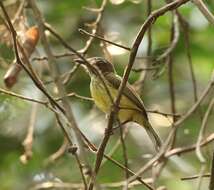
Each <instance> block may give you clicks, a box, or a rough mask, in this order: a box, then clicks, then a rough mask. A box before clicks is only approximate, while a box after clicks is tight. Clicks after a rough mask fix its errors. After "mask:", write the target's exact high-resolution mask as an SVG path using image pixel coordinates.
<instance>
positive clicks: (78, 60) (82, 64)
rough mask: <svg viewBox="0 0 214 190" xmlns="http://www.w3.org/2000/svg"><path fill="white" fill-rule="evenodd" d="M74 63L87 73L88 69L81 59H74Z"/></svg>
mask: <svg viewBox="0 0 214 190" xmlns="http://www.w3.org/2000/svg"><path fill="white" fill-rule="evenodd" d="M74 62H76V63H79V64H80V65H81V66H82V67H83V68H84V70H85V71H86V72H89V69H88V67H87V66H86V65H85V61H84V60H82V59H74Z"/></svg>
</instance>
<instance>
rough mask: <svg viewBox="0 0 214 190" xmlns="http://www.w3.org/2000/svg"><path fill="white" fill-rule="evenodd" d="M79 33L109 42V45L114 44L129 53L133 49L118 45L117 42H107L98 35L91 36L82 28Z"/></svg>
mask: <svg viewBox="0 0 214 190" xmlns="http://www.w3.org/2000/svg"><path fill="white" fill-rule="evenodd" d="M79 32H80V33H81V34H86V35H88V36H91V37H93V38H96V39H99V40H102V41H104V42H107V43H109V44H112V45H114V46H117V47H120V48H122V49H125V50H127V51H130V50H131V48H129V47H126V46H123V45H120V44H117V43H115V42H112V41H109V40H107V39H105V38H103V37H101V36H99V35H97V34H91V33H89V32H87V31H86V30H83V29H81V28H80V29H79Z"/></svg>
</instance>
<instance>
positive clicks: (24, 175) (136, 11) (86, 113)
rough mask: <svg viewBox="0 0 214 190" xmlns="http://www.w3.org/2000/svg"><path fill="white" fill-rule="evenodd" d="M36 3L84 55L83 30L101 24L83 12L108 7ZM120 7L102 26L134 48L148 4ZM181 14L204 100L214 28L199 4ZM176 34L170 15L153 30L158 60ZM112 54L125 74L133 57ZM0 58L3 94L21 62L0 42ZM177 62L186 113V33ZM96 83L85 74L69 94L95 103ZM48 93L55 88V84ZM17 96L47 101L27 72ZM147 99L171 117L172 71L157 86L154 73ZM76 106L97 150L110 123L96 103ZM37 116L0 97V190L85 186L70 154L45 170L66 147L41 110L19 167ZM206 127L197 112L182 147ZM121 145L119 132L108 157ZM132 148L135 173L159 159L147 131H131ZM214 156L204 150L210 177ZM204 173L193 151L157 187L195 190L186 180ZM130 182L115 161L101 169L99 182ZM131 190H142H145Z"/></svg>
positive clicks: (81, 0)
mask: <svg viewBox="0 0 214 190" xmlns="http://www.w3.org/2000/svg"><path fill="white" fill-rule="evenodd" d="M8 2H9V1H8ZM14 2H15V1H12V3H11V2H9V3H8V4H10V3H11V4H10V5H11V6H15V5H14V4H13V3H14ZM118 2H119V1H118ZM121 2H122V1H121ZM37 3H38V5H39V7H40V9H41V10H42V12H43V14H44V16H45V19H46V21H47V22H48V23H50V24H51V25H52V26H53V27H54V28H55V29H56V30H57V31H58V32H59V33H60V35H61V36H62V37H63V38H64V39H65V40H66V41H67V42H68V43H69V44H70V45H71V46H72V47H74V48H75V49H81V48H82V47H83V46H84V45H85V42H86V40H87V39H88V37H87V36H85V35H82V34H80V33H79V32H78V28H84V29H88V28H87V27H86V26H84V23H87V22H91V21H93V20H94V19H95V18H96V14H95V13H91V12H90V11H87V10H85V9H84V8H83V7H87V6H89V7H96V6H98V7H99V6H100V4H101V1H100V0H96V1H92V0H78V1H71V0H63V1H57V0H46V1H43V0H38V1H37ZM116 3H117V1H113V0H112V1H111V2H109V3H108V4H107V6H106V8H105V12H104V15H103V20H102V27H103V29H104V31H105V34H106V36H108V37H109V39H110V40H113V41H115V42H121V43H122V44H124V45H127V46H131V44H132V42H133V40H134V38H135V36H136V34H137V32H138V30H139V28H140V26H141V25H142V23H143V22H144V21H145V18H146V9H147V6H146V2H145V1H142V0H125V1H124V2H122V3H119V4H116ZM206 3H207V5H208V7H209V8H210V10H214V2H213V1H206ZM164 4H165V2H164V1H154V2H153V9H156V8H159V7H161V6H163V5H164ZM8 10H9V9H8ZM179 10H180V12H181V13H182V15H183V16H184V17H185V19H186V20H188V22H189V24H190V51H191V55H192V62H193V67H194V71H195V75H196V79H197V85H198V94H200V93H201V92H202V90H203V89H204V87H205V86H206V84H207V82H208V81H209V80H210V76H211V73H212V70H213V68H214V64H213V49H214V43H213V40H212V37H213V34H214V28H213V27H212V26H210V25H209V23H208V22H207V21H206V19H205V18H204V17H203V15H201V13H200V12H199V11H198V9H197V8H196V7H195V6H194V5H193V4H191V3H187V4H186V5H184V6H182V7H181V8H179ZM9 11H10V10H9ZM11 14H12V13H11ZM31 14H32V13H31V12H30V11H28V10H27V15H28V23H30V25H31V24H33V23H34V20H33V19H32V17H31ZM170 27H171V14H170V13H167V14H165V15H164V16H161V17H160V18H159V19H158V20H157V22H156V23H155V25H153V27H152V40H153V45H152V49H153V51H152V57H156V56H158V55H159V54H160V53H161V52H163V51H164V50H165V49H166V48H167V47H168V45H169V39H170ZM49 39H50V43H51V48H52V49H53V51H54V52H55V53H56V54H58V53H63V52H66V50H65V49H64V48H63V47H62V46H61V45H60V44H59V43H58V42H57V41H56V40H55V39H54V38H53V37H51V35H50V37H49ZM146 45H147V41H146V40H144V41H143V43H142V45H141V46H140V50H139V52H140V53H143V54H144V55H145V51H146ZM38 52H39V55H43V49H42V48H41V45H40V44H39V45H38ZM109 52H110V54H111V55H112V60H113V63H114V65H115V67H116V70H117V72H118V74H120V75H122V73H123V69H124V66H125V65H126V64H127V62H128V56H129V53H128V52H127V51H125V50H122V49H119V48H115V47H114V48H113V47H112V46H109ZM140 53H139V55H140ZM88 56H89V57H91V56H103V54H102V51H101V48H100V46H99V41H98V40H95V42H94V43H93V44H92V46H91V48H90V51H89V52H88ZM0 57H1V60H0V62H1V64H0V65H1V67H0V78H1V80H0V85H1V87H4V84H3V76H4V74H5V71H6V68H7V67H8V65H9V64H10V63H11V62H12V60H13V58H14V55H13V50H12V48H10V47H8V46H6V45H5V43H3V42H2V43H0ZM33 57H38V53H35V54H34V55H33ZM173 59H174V70H173V77H174V79H175V93H176V107H177V112H178V113H181V114H182V113H185V111H186V110H188V108H189V107H190V106H191V105H193V104H194V98H193V88H192V81H191V78H190V70H189V66H188V63H187V56H186V49H185V45H184V36H183V33H182V32H180V38H179V42H178V44H177V46H176V49H175V50H174V51H173ZM144 62H145V59H141V58H139V59H137V61H136V64H135V66H137V65H138V64H142V65H143V64H144ZM57 63H58V64H59V65H60V71H61V73H64V72H66V71H68V70H70V69H71V68H72V67H73V65H74V64H73V62H72V60H71V59H70V58H69V57H68V58H63V59H58V61H57ZM33 65H34V66H35V67H36V68H40V67H43V68H47V62H44V61H43V62H36V61H34V62H33ZM138 78H139V73H135V72H132V73H131V77H130V80H129V81H130V82H131V83H133V82H134V81H136V80H137V79H138ZM49 79H50V77H49V76H48V70H47V69H45V71H44V72H43V81H48V80H49ZM89 82H90V79H89V77H88V75H87V73H85V71H84V70H83V69H82V68H80V69H79V70H78V72H77V73H76V74H75V75H74V76H73V78H72V80H71V81H70V82H69V84H68V85H67V86H66V89H67V92H76V93H78V94H80V95H83V96H90V91H89ZM48 88H49V89H53V88H54V87H53V85H51V84H50V85H48ZM12 90H13V91H15V92H19V93H20V94H24V95H26V96H29V97H35V98H42V97H41V94H40V93H39V92H38V90H37V89H36V88H35V87H34V85H33V83H32V81H31V80H30V79H29V78H28V76H27V75H26V74H25V73H24V72H22V73H21V76H20V77H19V82H18V83H17V84H16V85H15V87H14V88H13V89H12ZM141 95H142V97H143V100H144V103H145V105H146V107H148V108H151V109H153V108H154V109H158V110H162V111H166V112H167V111H168V112H170V97H169V84H168V76H167V67H166V71H165V72H164V73H163V74H162V75H161V76H160V77H159V78H158V79H156V80H153V79H152V74H151V72H149V74H148V76H147V79H146V82H145V84H144V86H143V92H142V94H141ZM208 101H209V98H208V99H206V101H204V102H203V103H202V105H201V111H202V113H204V111H205V110H206V109H207V104H208ZM71 105H72V107H73V110H74V113H75V117H76V120H77V122H78V125H79V126H80V128H81V130H82V131H83V132H84V133H85V134H86V135H87V137H89V138H90V139H91V140H92V141H93V142H94V143H96V144H97V145H98V144H99V142H100V140H101V138H102V135H103V130H104V127H105V126H106V121H107V120H106V119H105V116H104V115H103V114H102V113H101V112H100V111H99V110H97V109H96V108H95V107H94V106H93V103H92V102H90V101H85V100H80V99H78V98H71ZM31 109H32V104H31V103H28V102H24V101H22V100H19V99H16V98H13V97H10V96H7V95H2V94H1V95H0V155H1V156H0V184H1V185H0V189H2V190H7V189H8V190H9V189H10V190H11V189H14V190H15V189H29V188H30V187H32V185H33V184H36V183H39V182H41V181H47V180H53V181H54V180H56V181H59V180H60V181H63V182H76V183H77V182H80V180H81V178H80V175H79V170H78V167H77V165H76V162H75V161H74V158H73V157H72V155H70V154H69V153H65V155H64V156H63V157H61V158H60V159H59V160H57V161H56V162H54V163H53V164H49V165H46V164H45V160H46V159H47V158H48V157H49V156H50V155H51V154H52V153H54V152H55V151H56V150H57V149H58V148H59V147H60V145H61V144H62V142H63V135H62V133H61V130H59V129H58V127H57V126H56V122H55V120H54V116H53V114H52V113H50V111H48V110H47V109H45V108H44V107H41V106H39V107H38V114H37V120H36V125H35V134H34V142H33V157H32V159H31V160H29V162H28V163H27V164H25V165H24V164H22V163H21V162H20V159H19V158H20V155H21V154H22V153H23V146H22V141H23V139H24V138H25V135H26V131H27V126H28V124H29V116H30V112H31ZM155 118H156V119H154V125H155V126H156V125H157V128H156V130H158V131H159V133H160V135H161V137H162V139H164V138H166V136H167V133H168V131H169V128H166V127H160V125H163V126H164V125H166V122H167V121H166V119H163V118H161V117H158V118H157V115H156V117H155ZM213 123H214V114H211V116H210V119H209V123H208V126H207V129H208V130H207V131H206V134H210V133H211V132H213ZM200 126H201V119H200V116H199V114H198V112H196V113H194V114H193V115H192V116H191V117H190V118H189V119H188V121H187V122H185V124H184V125H183V126H182V127H181V128H180V129H179V131H178V134H177V143H176V146H185V145H187V144H189V145H190V144H193V143H195V142H196V140H197V136H198V132H199V129H200ZM117 139H119V133H118V132H116V133H115V134H114V136H112V138H111V141H110V143H109V145H108V148H107V150H106V151H107V152H108V151H109V150H111V148H112V147H113V145H114V144H115V142H116V141H117ZM126 144H127V150H128V157H129V164H130V167H131V168H132V169H133V170H137V168H139V166H142V165H143V164H144V163H145V162H146V161H147V160H148V158H147V157H148V156H149V155H151V153H152V152H153V150H152V147H151V144H150V142H149V140H148V139H147V137H146V135H145V134H144V130H143V129H141V128H138V127H136V126H131V129H130V133H129V134H128V136H127V138H126ZM212 151H213V144H210V145H209V146H207V147H206V148H204V149H203V152H204V155H205V156H206V159H207V164H206V170H205V172H209V169H210V164H211V163H210V162H211V155H212ZM113 157H114V158H115V159H117V160H118V161H121V162H123V157H122V151H121V148H119V149H118V150H117V151H116V152H115V154H114V156H113ZM88 159H89V160H90V163H93V160H94V155H91V157H90V158H88ZM200 169H201V164H200V162H199V161H198V159H197V157H196V155H195V153H194V151H193V152H191V153H187V154H184V155H182V156H181V157H178V156H175V157H171V158H170V161H169V162H168V163H167V166H166V167H165V169H164V170H163V173H162V175H161V177H160V179H159V181H158V184H159V185H164V186H166V187H167V189H174V190H179V189H183V190H191V189H195V188H196V186H197V183H196V182H197V180H190V181H181V180H180V178H181V177H185V176H189V175H194V174H198V173H199V172H200ZM147 175H148V176H149V175H150V173H148V174H147ZM123 179H124V173H123V172H121V171H120V170H119V169H117V167H116V166H114V165H112V164H111V163H108V162H107V163H106V164H105V165H104V166H103V167H102V169H101V171H100V175H99V177H98V180H99V181H101V182H104V183H108V182H116V181H120V180H123ZM208 182H209V178H204V179H203V183H202V187H201V189H207V188H208ZM115 189H116V188H115ZM118 189H120V188H118ZM132 189H143V188H142V187H141V186H139V187H135V188H132Z"/></svg>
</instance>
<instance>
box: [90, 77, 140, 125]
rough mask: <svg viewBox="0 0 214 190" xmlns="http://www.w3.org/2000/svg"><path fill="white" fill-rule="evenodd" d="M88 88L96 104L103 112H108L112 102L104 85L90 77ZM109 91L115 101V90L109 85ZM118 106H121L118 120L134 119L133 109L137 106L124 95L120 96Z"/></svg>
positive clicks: (134, 112)
mask: <svg viewBox="0 0 214 190" xmlns="http://www.w3.org/2000/svg"><path fill="white" fill-rule="evenodd" d="M90 90H91V96H92V98H93V99H94V102H95V104H96V106H97V107H98V108H99V109H100V110H101V111H103V112H104V113H106V114H110V111H111V106H112V102H111V99H110V98H109V95H108V93H107V92H106V90H105V88H104V86H103V85H102V82H101V81H100V82H99V81H98V80H93V79H92V81H91V84H90ZM109 91H110V93H111V96H112V98H113V100H114V101H115V99H116V97H117V90H116V89H114V88H112V87H109ZM119 107H120V108H122V109H120V110H119V113H118V118H119V120H120V122H125V121H130V120H134V118H135V116H136V111H135V110H134V109H138V108H137V107H136V106H135V104H133V103H132V102H131V101H130V100H129V99H128V98H127V97H126V96H122V98H121V100H120V105H119Z"/></svg>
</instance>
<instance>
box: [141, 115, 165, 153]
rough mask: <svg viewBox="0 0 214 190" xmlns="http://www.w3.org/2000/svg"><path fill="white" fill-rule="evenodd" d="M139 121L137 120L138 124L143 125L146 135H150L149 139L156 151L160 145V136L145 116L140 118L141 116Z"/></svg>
mask: <svg viewBox="0 0 214 190" xmlns="http://www.w3.org/2000/svg"><path fill="white" fill-rule="evenodd" d="M140 120H141V121H140V122H138V123H139V124H140V125H143V126H144V128H145V130H146V132H147V134H148V136H149V137H150V139H151V140H152V142H153V144H154V146H155V149H156V150H157V151H158V150H159V149H160V147H161V144H162V142H161V139H160V137H159V136H158V134H157V133H156V131H155V130H154V129H153V127H152V125H151V124H150V123H149V121H148V119H146V118H142V116H141V119H140Z"/></svg>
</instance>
